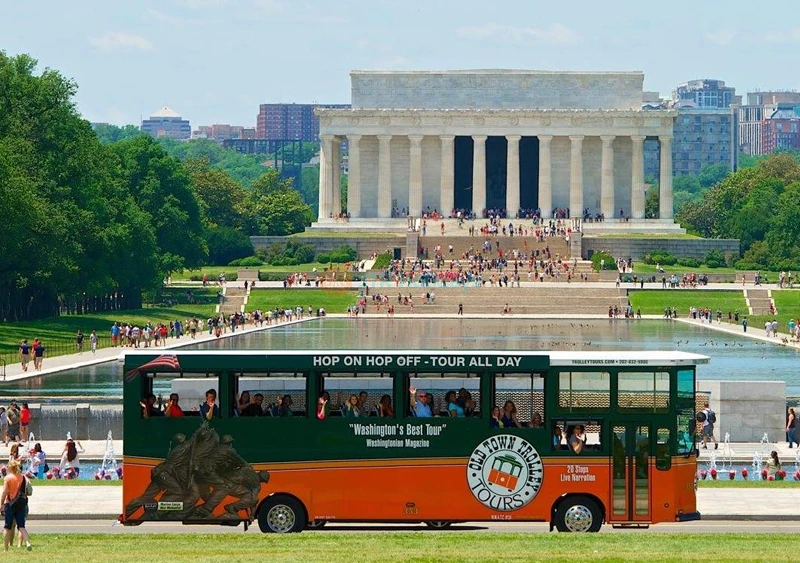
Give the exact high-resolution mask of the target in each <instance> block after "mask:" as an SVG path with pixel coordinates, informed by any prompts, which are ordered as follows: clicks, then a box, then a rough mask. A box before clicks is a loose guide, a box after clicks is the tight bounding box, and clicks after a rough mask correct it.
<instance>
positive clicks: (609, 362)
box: [119, 349, 710, 366]
mask: <svg viewBox="0 0 800 563" xmlns="http://www.w3.org/2000/svg"><path fill="white" fill-rule="evenodd" d="M157 355H176V356H331V355H339V356H377V355H381V356H525V357H545V358H548V359H549V363H550V365H551V366H577V365H585V366H591V365H597V366H636V365H641V366H645V365H653V366H658V365H664V366H684V365H696V364H707V363H708V362H709V360H710V358H709V357H708V356H704V355H702V354H692V353H690V352H676V351H669V350H647V351H635V352H630V351H606V352H585V351H574V352H567V351H550V352H546V351H527V350H399V349H398V350H384V349H374V350H158V349H144V350H142V349H140V350H125V351H124V352H122V354H120V358H119V359H120V360H124V359H125V358H126V357H127V356H157Z"/></svg>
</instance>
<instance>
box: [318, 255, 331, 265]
mask: <svg viewBox="0 0 800 563" xmlns="http://www.w3.org/2000/svg"><path fill="white" fill-rule="evenodd" d="M330 261H331V255H330V254H325V253H324V252H323V253H322V254H317V262H319V263H320V264H327V263H328V262H330Z"/></svg>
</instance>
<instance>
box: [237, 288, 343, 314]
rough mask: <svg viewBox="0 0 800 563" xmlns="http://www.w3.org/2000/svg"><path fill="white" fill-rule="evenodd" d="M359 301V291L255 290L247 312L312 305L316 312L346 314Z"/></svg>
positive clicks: (248, 302) (306, 308) (251, 295)
mask: <svg viewBox="0 0 800 563" xmlns="http://www.w3.org/2000/svg"><path fill="white" fill-rule="evenodd" d="M357 299H358V292H357V291H350V290H342V289H255V290H254V291H253V292H251V293H250V299H249V300H248V301H247V310H248V311H254V310H256V309H261V310H262V311H267V310H270V309H274V308H275V307H281V308H285V309H288V308H289V307H297V306H298V305H300V306H302V307H303V309H305V310H306V311H307V310H308V306H309V305H310V306H311V307H312V308H313V309H314V310H315V311H316V310H317V309H319V308H320V307H323V308H324V309H325V311H327V312H328V313H346V312H347V307H349V306H350V305H354V304H355V303H356V301H357Z"/></svg>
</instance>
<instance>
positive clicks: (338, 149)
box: [331, 137, 342, 217]
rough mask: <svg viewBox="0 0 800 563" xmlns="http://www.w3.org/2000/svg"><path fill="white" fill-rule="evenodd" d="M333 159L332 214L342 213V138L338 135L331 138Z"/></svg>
mask: <svg viewBox="0 0 800 563" xmlns="http://www.w3.org/2000/svg"><path fill="white" fill-rule="evenodd" d="M332 148H333V151H332V152H333V160H332V162H331V173H332V174H333V182H332V183H333V186H332V189H333V197H332V198H331V207H332V212H333V216H334V217H336V216H337V215H341V213H342V140H341V139H340V138H339V137H334V138H333V147H332Z"/></svg>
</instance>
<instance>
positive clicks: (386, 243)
mask: <svg viewBox="0 0 800 563" xmlns="http://www.w3.org/2000/svg"><path fill="white" fill-rule="evenodd" d="M287 240H293V241H294V242H298V243H302V244H310V245H311V246H313V247H314V250H315V251H316V252H317V253H320V252H330V251H331V250H335V249H336V248H338V247H340V246H350V247H352V248H354V249H355V250H356V253H357V255H358V258H359V259H361V260H363V259H365V258H369V257H370V256H372V255H373V254H375V253H376V252H377V253H383V252H386V251H389V252H393V251H394V249H395V248H400V249H402V250H401V251H400V252H401V253H402V254H403V255H405V254H406V237H405V235H400V236H397V237H375V236H370V235H364V236H353V237H325V236H317V237H308V238H293V239H290V238H289V237H268V236H253V237H250V242H251V243H252V244H253V247H254V248H255V249H256V250H258V249H261V248H268V247H269V246H271V245H273V244H286V242H287Z"/></svg>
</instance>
